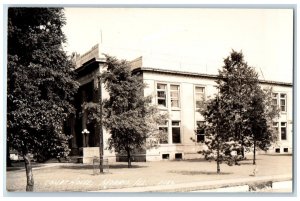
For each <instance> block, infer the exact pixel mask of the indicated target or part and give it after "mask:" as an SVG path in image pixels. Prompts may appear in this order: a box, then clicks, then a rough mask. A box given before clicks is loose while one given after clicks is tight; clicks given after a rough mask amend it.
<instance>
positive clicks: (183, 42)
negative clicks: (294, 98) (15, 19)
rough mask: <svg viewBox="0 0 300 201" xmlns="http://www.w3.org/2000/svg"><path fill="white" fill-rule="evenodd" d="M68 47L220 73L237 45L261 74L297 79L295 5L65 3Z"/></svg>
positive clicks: (159, 65) (160, 65)
mask: <svg viewBox="0 0 300 201" xmlns="http://www.w3.org/2000/svg"><path fill="white" fill-rule="evenodd" d="M65 15H66V22H67V24H66V26H65V27H64V29H63V30H64V32H65V34H66V37H67V41H68V42H67V44H66V46H65V48H66V50H67V51H68V52H69V53H71V52H77V53H80V54H83V53H84V52H86V51H88V50H89V49H90V48H91V47H92V46H94V45H95V44H97V43H99V44H100V51H101V52H103V53H107V54H109V55H111V56H116V57H117V58H119V59H126V60H133V59H135V58H137V57H139V56H143V66H145V67H154V68H162V69H172V70H181V71H189V72H198V73H208V74H217V73H218V69H220V68H221V67H222V66H223V59H224V58H226V57H227V56H229V54H230V52H231V51H232V49H234V50H236V51H242V52H243V54H244V57H245V61H246V62H247V63H248V65H250V66H253V67H255V69H256V71H257V72H258V73H259V75H260V79H265V80H273V81H281V82H292V76H293V10H292V9H225V8H222V9H207V8H65Z"/></svg>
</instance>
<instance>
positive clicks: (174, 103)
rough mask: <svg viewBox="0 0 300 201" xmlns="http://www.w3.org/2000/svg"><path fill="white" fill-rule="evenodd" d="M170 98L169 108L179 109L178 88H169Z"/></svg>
mask: <svg viewBox="0 0 300 201" xmlns="http://www.w3.org/2000/svg"><path fill="white" fill-rule="evenodd" d="M170 97H171V107H172V108H174V107H175V108H179V107H180V106H179V86H178V85H171V86H170Z"/></svg>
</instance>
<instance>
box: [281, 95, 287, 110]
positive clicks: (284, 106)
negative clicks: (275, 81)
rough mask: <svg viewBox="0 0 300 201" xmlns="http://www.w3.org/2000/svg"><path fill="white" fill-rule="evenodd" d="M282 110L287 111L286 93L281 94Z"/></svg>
mask: <svg viewBox="0 0 300 201" xmlns="http://www.w3.org/2000/svg"><path fill="white" fill-rule="evenodd" d="M280 111H281V112H286V94H280Z"/></svg>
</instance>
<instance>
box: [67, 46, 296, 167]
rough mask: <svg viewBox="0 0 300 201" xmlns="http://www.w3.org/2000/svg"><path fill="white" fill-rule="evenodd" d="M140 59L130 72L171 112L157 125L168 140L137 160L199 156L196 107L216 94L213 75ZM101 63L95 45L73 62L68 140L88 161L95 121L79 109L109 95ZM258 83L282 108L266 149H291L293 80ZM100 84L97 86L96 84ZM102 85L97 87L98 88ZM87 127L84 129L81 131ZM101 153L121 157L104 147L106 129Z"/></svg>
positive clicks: (95, 152)
mask: <svg viewBox="0 0 300 201" xmlns="http://www.w3.org/2000/svg"><path fill="white" fill-rule="evenodd" d="M144 61H145V60H144V58H143V57H139V58H137V59H136V60H134V61H132V62H131V64H132V71H133V72H135V73H139V74H140V76H142V78H143V81H144V83H146V84H147V87H146V88H145V89H144V95H145V96H147V95H152V97H153V100H152V103H154V104H156V105H158V107H159V109H160V110H161V111H166V112H168V114H169V119H168V120H167V121H166V122H165V123H164V124H163V125H158V128H159V130H161V131H164V132H166V133H167V136H168V137H167V139H166V140H164V141H161V142H160V145H159V146H158V147H155V148H151V149H148V150H144V151H140V152H139V153H135V154H134V156H133V158H134V160H135V161H155V160H163V159H164V160H166V159H169V160H172V159H191V158H199V157H202V156H201V155H200V154H198V153H197V152H198V151H200V150H202V149H203V148H204V143H203V141H204V139H205V137H204V133H201V132H198V134H195V130H196V129H197V125H201V124H204V123H205V121H204V118H203V117H202V116H201V114H200V113H199V112H197V110H198V109H199V103H200V101H201V99H202V98H204V99H206V100H207V99H209V98H211V97H213V96H214V95H215V94H216V92H217V89H216V82H215V81H216V80H217V75H211V74H205V73H202V72H193V73H192V72H183V71H178V70H167V69H162V68H159V67H155V68H153V67H151V66H147V63H145V62H144ZM104 67H105V58H104V57H103V56H101V54H100V51H99V46H98V45H96V46H94V47H93V48H92V49H91V50H90V51H89V52H87V53H86V54H84V55H82V56H79V57H78V58H77V60H76V72H77V76H78V77H77V80H78V81H79V83H80V88H79V92H78V94H77V97H76V110H77V114H76V116H74V117H73V118H71V119H70V122H69V125H71V126H70V130H69V131H70V132H71V133H72V135H73V138H72V141H71V143H70V146H71V149H72V153H73V154H74V155H83V162H86V163H88V162H90V161H91V159H92V158H93V156H99V141H100V139H99V133H100V129H101V128H100V127H99V125H95V124H93V123H88V121H87V116H86V113H85V112H84V111H83V109H82V103H84V102H90V101H92V102H99V101H100V99H102V100H103V99H106V98H108V93H107V91H106V90H105V88H104V86H103V84H101V82H100V80H99V79H100V78H99V75H100V74H101V72H102V71H103V68H104ZM260 84H261V86H262V87H272V89H273V104H276V105H278V106H279V108H280V117H279V118H276V119H274V122H273V126H274V127H275V129H276V130H277V133H278V140H277V141H276V142H275V143H273V144H272V146H271V147H270V148H269V150H268V151H267V153H271V154H282V153H292V151H293V130H292V128H293V122H292V120H293V88H292V86H293V85H292V83H284V82H277V81H266V80H261V81H260ZM100 85H101V86H100ZM99 86H100V87H99ZM84 131H88V132H84ZM103 137H104V157H106V158H108V159H109V160H110V161H122V160H124V159H125V157H124V156H122V155H118V154H115V153H114V152H112V151H110V150H108V149H107V147H108V145H107V140H108V138H109V133H108V132H107V131H106V130H105V129H104V128H103Z"/></svg>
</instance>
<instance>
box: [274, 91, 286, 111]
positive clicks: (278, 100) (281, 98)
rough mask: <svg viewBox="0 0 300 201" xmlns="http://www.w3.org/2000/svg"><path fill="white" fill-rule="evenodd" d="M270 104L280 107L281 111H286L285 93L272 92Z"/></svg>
mask: <svg viewBox="0 0 300 201" xmlns="http://www.w3.org/2000/svg"><path fill="white" fill-rule="evenodd" d="M272 106H273V107H280V111H281V112H286V94H285V93H273V94H272Z"/></svg>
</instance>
